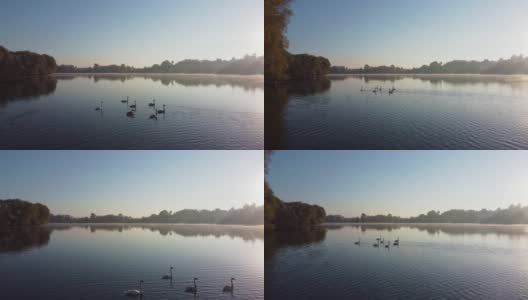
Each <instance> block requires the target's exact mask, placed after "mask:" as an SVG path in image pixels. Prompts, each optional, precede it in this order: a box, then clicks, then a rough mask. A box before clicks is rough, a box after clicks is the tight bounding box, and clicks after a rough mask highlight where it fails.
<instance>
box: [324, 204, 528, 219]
mask: <svg viewBox="0 0 528 300" xmlns="http://www.w3.org/2000/svg"><path fill="white" fill-rule="evenodd" d="M325 221H326V222H329V223H477V224H528V206H524V207H523V206H521V205H520V204H519V205H510V206H509V207H508V208H505V209H501V208H497V209H496V210H487V209H481V210H463V209H451V210H448V211H445V212H443V213H440V212H439V211H434V210H431V211H429V212H428V213H427V214H421V215H419V216H417V217H410V218H400V217H395V216H392V215H391V214H389V215H386V216H385V215H377V216H367V215H365V214H362V215H361V217H356V218H345V217H343V216H340V215H329V216H327V217H326V220H325Z"/></svg>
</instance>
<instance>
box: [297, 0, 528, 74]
mask: <svg viewBox="0 0 528 300" xmlns="http://www.w3.org/2000/svg"><path fill="white" fill-rule="evenodd" d="M292 9H293V13H294V15H293V16H292V18H291V20H290V24H289V27H288V32H287V37H288V39H289V40H290V51H291V52H293V53H310V54H316V55H322V56H325V57H327V58H329V59H330V61H331V62H332V64H333V65H345V66H349V67H362V66H363V65H365V64H369V65H371V66H377V65H391V64H394V65H397V66H403V67H420V66H421V65H424V64H429V63H431V62H433V61H439V62H447V61H451V60H455V59H464V60H484V59H490V60H498V59H499V58H504V59H507V58H510V57H511V56H512V55H514V54H516V55H517V54H524V55H528V31H527V30H526V28H528V18H527V17H526V15H527V14H528V1H525V0H501V1H496V0H464V1H460V0H442V1H437V0H399V1H393V0H368V1H367V0H326V1H320V0H293V4H292Z"/></svg>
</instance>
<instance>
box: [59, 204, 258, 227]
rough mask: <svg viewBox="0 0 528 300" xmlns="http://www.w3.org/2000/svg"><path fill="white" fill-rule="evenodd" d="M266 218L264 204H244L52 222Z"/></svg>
mask: <svg viewBox="0 0 528 300" xmlns="http://www.w3.org/2000/svg"><path fill="white" fill-rule="evenodd" d="M263 220H264V206H262V205H261V206H256V205H255V204H252V205H244V206H243V207H242V208H238V209H235V208H231V209H229V210H222V209H215V210H206V209H203V210H197V209H183V210H179V211H176V212H173V211H167V210H162V211H160V212H159V213H158V214H152V215H150V216H148V217H141V218H133V217H130V216H125V215H123V214H117V215H114V214H109V215H102V216H98V215H96V214H94V213H91V214H90V216H87V217H80V218H76V217H72V216H70V215H52V216H51V217H50V222H51V223H187V224H232V225H237V224H239V225H261V224H263V222H264V221H263Z"/></svg>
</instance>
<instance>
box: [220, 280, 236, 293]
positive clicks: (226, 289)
mask: <svg viewBox="0 0 528 300" xmlns="http://www.w3.org/2000/svg"><path fill="white" fill-rule="evenodd" d="M233 280H235V278H233V277H231V285H226V286H224V289H223V290H222V291H223V292H232V291H234V290H235V285H234V284H233Z"/></svg>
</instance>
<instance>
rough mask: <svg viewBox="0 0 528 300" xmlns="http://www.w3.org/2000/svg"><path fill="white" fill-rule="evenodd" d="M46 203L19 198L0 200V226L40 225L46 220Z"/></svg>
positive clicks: (48, 213) (48, 214)
mask: <svg viewBox="0 0 528 300" xmlns="http://www.w3.org/2000/svg"><path fill="white" fill-rule="evenodd" d="M49 216H50V211H49V209H48V207H47V206H46V205H43V204H40V203H30V202H27V201H23V200H20V199H7V200H0V226H19V225H42V224H46V223H47V222H48V219H49Z"/></svg>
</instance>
